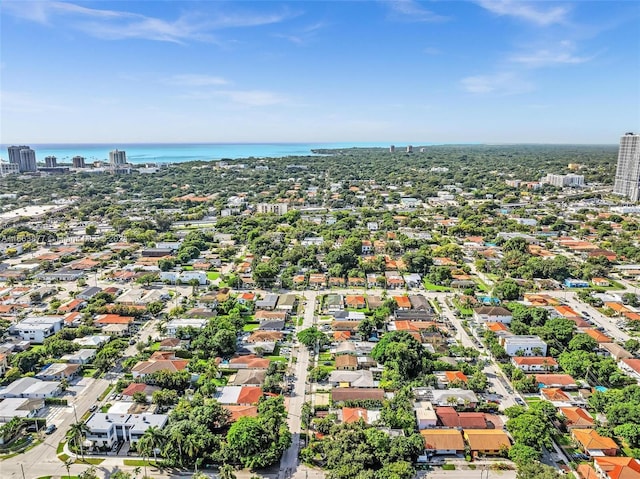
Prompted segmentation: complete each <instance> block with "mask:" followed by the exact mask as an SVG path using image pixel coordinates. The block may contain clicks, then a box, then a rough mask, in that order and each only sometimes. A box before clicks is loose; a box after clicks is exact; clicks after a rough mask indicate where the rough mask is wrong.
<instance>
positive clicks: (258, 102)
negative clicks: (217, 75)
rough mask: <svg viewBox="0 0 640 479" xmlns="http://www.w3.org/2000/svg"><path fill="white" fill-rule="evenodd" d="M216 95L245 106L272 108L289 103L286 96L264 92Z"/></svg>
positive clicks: (223, 91)
mask: <svg viewBox="0 0 640 479" xmlns="http://www.w3.org/2000/svg"><path fill="white" fill-rule="evenodd" d="M216 94H217V95H219V96H222V97H224V98H227V99H229V100H231V101H232V102H233V103H236V104H239V105H244V106H270V105H279V104H283V103H286V102H287V99H286V98H285V97H284V96H282V95H280V94H278V93H274V92H270V91H264V90H220V91H217V92H216Z"/></svg>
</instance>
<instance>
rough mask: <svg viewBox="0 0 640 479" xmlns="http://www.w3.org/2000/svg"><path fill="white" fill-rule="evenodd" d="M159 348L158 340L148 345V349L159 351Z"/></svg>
mask: <svg viewBox="0 0 640 479" xmlns="http://www.w3.org/2000/svg"><path fill="white" fill-rule="evenodd" d="M159 350H160V341H156V342H154V343H153V344H152V345H151V346H149V351H153V352H156V351H159Z"/></svg>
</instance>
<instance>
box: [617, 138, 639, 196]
mask: <svg viewBox="0 0 640 479" xmlns="http://www.w3.org/2000/svg"><path fill="white" fill-rule="evenodd" d="M613 193H614V194H616V195H620V196H624V197H626V198H627V199H629V200H630V201H634V202H635V201H638V200H639V199H640V135H635V134H633V133H627V134H625V135H624V136H623V137H622V138H620V149H619V150H618V166H617V168H616V176H615V182H614V184H613Z"/></svg>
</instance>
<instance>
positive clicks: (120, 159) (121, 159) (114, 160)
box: [109, 150, 127, 165]
mask: <svg viewBox="0 0 640 479" xmlns="http://www.w3.org/2000/svg"><path fill="white" fill-rule="evenodd" d="M109 163H110V164H111V165H125V164H126V163H127V153H126V152H125V151H122V150H113V151H110V152H109Z"/></svg>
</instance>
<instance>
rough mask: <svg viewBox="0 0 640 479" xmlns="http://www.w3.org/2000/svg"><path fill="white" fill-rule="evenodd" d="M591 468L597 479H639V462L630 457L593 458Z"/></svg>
mask: <svg viewBox="0 0 640 479" xmlns="http://www.w3.org/2000/svg"><path fill="white" fill-rule="evenodd" d="M593 467H594V469H595V470H596V472H598V474H600V476H598V479H603V478H604V479H640V462H638V460H637V459H633V458H631V457H595V458H594V459H593ZM589 479H590V478H589Z"/></svg>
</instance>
